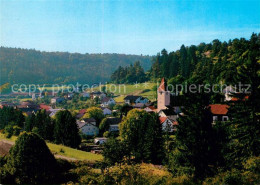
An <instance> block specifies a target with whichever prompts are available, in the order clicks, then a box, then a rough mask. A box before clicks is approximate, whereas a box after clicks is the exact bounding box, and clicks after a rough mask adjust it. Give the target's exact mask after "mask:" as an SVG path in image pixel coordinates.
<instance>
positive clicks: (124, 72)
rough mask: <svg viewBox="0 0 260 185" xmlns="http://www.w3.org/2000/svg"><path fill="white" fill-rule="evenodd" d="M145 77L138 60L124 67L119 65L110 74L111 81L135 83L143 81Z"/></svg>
mask: <svg viewBox="0 0 260 185" xmlns="http://www.w3.org/2000/svg"><path fill="white" fill-rule="evenodd" d="M146 79H147V78H146V76H145V73H144V69H143V68H142V66H141V64H140V62H139V61H137V62H135V63H134V65H132V64H130V66H126V67H122V66H119V67H118V68H117V70H116V71H115V72H113V74H112V75H111V81H112V82H114V83H136V82H144V81H145V80H146Z"/></svg>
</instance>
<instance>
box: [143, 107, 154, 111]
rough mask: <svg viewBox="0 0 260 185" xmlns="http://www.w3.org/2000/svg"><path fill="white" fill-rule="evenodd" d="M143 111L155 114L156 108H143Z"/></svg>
mask: <svg viewBox="0 0 260 185" xmlns="http://www.w3.org/2000/svg"><path fill="white" fill-rule="evenodd" d="M144 110H145V111H146V112H156V108H155V107H154V106H148V107H145V108H144Z"/></svg>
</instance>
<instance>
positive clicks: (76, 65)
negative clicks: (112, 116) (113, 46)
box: [0, 47, 151, 85]
mask: <svg viewBox="0 0 260 185" xmlns="http://www.w3.org/2000/svg"><path fill="white" fill-rule="evenodd" d="M135 61H140V63H141V65H142V66H143V68H144V69H145V70H147V69H149V68H150V67H151V57H150V56H141V55H125V54H115V53H113V54H79V53H68V52H41V51H36V50H33V49H17V48H6V47H0V85H1V84H4V83H11V84H14V83H24V84H31V83H33V84H53V83H58V84H60V83H66V84H68V83H76V82H79V83H89V84H91V83H97V82H106V81H109V79H110V76H111V74H112V72H113V71H114V70H115V69H116V68H117V67H118V66H127V65H129V64H133V63H134V62H135Z"/></svg>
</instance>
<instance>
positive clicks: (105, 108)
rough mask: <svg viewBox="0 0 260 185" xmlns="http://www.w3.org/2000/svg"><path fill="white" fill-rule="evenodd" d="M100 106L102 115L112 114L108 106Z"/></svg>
mask: <svg viewBox="0 0 260 185" xmlns="http://www.w3.org/2000/svg"><path fill="white" fill-rule="evenodd" d="M100 108H101V109H102V111H103V114H104V115H110V114H112V111H111V110H110V109H109V108H107V107H100Z"/></svg>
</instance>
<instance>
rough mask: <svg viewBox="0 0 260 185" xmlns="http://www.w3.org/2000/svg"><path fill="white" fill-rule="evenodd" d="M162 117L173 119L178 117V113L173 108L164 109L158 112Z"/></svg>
mask: <svg viewBox="0 0 260 185" xmlns="http://www.w3.org/2000/svg"><path fill="white" fill-rule="evenodd" d="M158 115H159V116H160V117H168V118H169V119H171V120H176V119H177V114H176V113H175V112H174V111H173V110H172V109H162V110H160V111H159V112H158Z"/></svg>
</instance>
